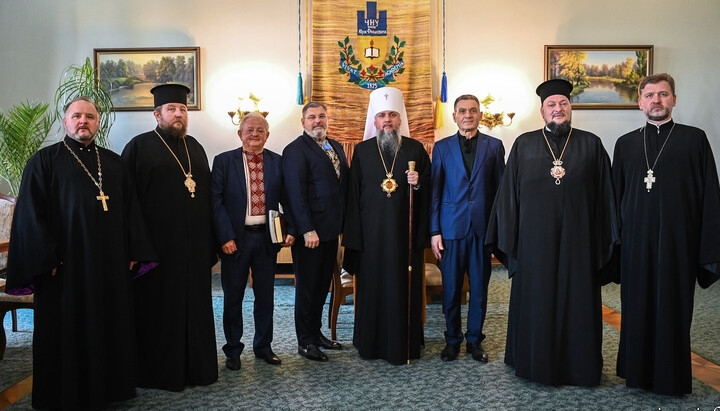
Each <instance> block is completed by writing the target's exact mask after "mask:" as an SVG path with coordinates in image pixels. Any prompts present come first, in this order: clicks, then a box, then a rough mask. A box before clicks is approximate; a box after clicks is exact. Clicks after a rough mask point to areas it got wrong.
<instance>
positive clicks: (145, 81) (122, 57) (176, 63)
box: [99, 52, 197, 110]
mask: <svg viewBox="0 0 720 411" xmlns="http://www.w3.org/2000/svg"><path fill="white" fill-rule="evenodd" d="M99 57H100V58H99V61H100V80H101V82H102V83H103V84H104V85H105V87H107V88H108V90H109V91H110V96H111V97H112V101H113V104H114V105H115V108H116V109H120V110H122V109H152V108H153V96H152V94H151V93H150V89H152V88H153V87H155V86H157V85H159V84H165V83H170V82H172V83H180V84H184V85H186V86H188V87H189V88H190V95H189V96H188V105H189V106H193V105H194V106H197V100H196V93H195V91H196V90H195V84H197V83H196V82H197V69H196V62H195V55H194V54H193V53H192V52H180V53H169V52H168V53H158V52H154V53H149V52H133V53H118V54H113V53H105V54H102V55H101V56H99Z"/></svg>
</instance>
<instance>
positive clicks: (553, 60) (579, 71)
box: [545, 45, 653, 109]
mask: <svg viewBox="0 0 720 411" xmlns="http://www.w3.org/2000/svg"><path fill="white" fill-rule="evenodd" d="M652 65H653V46H547V45H546V46H545V80H549V79H554V78H562V79H565V80H568V81H569V82H571V83H572V85H573V91H572V94H571V96H570V102H571V103H572V107H573V109H637V108H638V105H637V100H638V93H637V86H638V84H639V83H640V80H642V78H643V77H645V76H647V75H649V74H652V72H653V67H652Z"/></svg>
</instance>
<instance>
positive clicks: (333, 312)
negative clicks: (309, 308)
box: [328, 245, 356, 340]
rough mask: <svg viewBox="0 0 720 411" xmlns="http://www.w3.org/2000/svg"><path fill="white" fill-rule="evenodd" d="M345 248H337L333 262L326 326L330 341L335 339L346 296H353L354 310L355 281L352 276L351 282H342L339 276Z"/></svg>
mask: <svg viewBox="0 0 720 411" xmlns="http://www.w3.org/2000/svg"><path fill="white" fill-rule="evenodd" d="M344 251H345V248H344V247H343V246H341V245H339V246H338V252H337V259H336V261H335V267H334V268H333V279H332V286H331V294H330V309H329V310H328V326H329V327H330V334H331V336H330V338H331V339H332V340H336V339H337V320H338V314H339V313H340V305H341V304H345V299H346V297H347V296H348V295H350V294H352V295H353V311H354V309H355V302H356V299H355V297H356V296H355V286H356V282H355V281H356V280H355V276H353V280H352V281H351V282H349V281H346V282H343V281H342V278H341V277H340V276H341V273H342V263H343V256H344V254H343V253H344Z"/></svg>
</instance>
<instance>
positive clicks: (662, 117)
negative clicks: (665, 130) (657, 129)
mask: <svg viewBox="0 0 720 411" xmlns="http://www.w3.org/2000/svg"><path fill="white" fill-rule="evenodd" d="M668 118H670V116H669V115H668V114H667V113H665V114H663V115H659V116H653V115H648V120H650V121H664V120H667V119H668Z"/></svg>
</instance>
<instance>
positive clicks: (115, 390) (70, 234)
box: [7, 97, 154, 409]
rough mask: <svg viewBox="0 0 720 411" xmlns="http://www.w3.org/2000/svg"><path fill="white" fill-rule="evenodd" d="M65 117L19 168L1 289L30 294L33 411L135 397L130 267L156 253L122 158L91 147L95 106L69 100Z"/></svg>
mask: <svg viewBox="0 0 720 411" xmlns="http://www.w3.org/2000/svg"><path fill="white" fill-rule="evenodd" d="M63 123H64V125H65V130H66V136H65V138H64V139H63V140H62V141H60V142H58V143H56V144H53V145H51V146H48V147H45V148H43V149H41V150H39V151H38V152H37V153H35V155H34V156H33V157H32V158H30V160H29V161H28V163H27V166H26V167H25V171H24V172H23V180H22V184H21V185H20V195H19V197H18V202H17V207H16V208H15V215H14V218H13V222H12V232H11V237H10V238H11V239H10V250H9V256H8V257H9V260H8V272H7V290H8V293H9V294H16V295H22V294H29V293H32V292H33V290H34V292H35V317H34V321H35V329H34V334H33V394H32V405H33V407H35V408H64V409H101V408H105V407H107V406H108V404H109V403H111V402H114V401H120V400H125V399H129V398H133V397H134V396H135V375H136V374H135V373H136V365H137V356H136V350H135V341H134V340H135V329H134V325H133V316H132V312H133V308H132V297H131V284H130V283H131V280H132V276H133V274H132V272H131V271H130V270H129V268H130V267H132V266H133V265H134V262H135V261H149V260H152V259H154V252H153V251H152V246H150V245H149V242H148V241H147V238H146V236H145V234H146V233H145V227H144V225H143V223H142V217H141V213H140V209H139V206H138V203H137V197H136V196H135V192H134V190H133V188H132V185H131V180H130V178H129V177H130V176H129V174H128V172H127V169H126V168H125V166H124V164H123V162H122V160H121V158H120V156H118V155H117V154H115V153H113V152H112V151H109V150H106V149H104V148H101V147H98V146H97V145H96V144H95V135H96V134H97V131H98V128H99V126H100V119H99V114H98V109H97V107H96V106H95V104H94V103H93V102H92V100H90V99H87V98H85V97H81V98H77V99H75V100H73V101H71V102H70V103H69V104H68V105H67V106H66V107H65V116H64V118H63ZM131 260H134V261H133V262H132V263H131ZM148 275H152V274H148Z"/></svg>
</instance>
